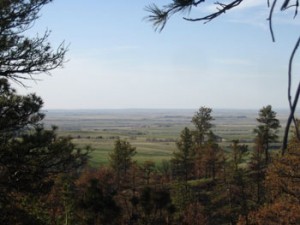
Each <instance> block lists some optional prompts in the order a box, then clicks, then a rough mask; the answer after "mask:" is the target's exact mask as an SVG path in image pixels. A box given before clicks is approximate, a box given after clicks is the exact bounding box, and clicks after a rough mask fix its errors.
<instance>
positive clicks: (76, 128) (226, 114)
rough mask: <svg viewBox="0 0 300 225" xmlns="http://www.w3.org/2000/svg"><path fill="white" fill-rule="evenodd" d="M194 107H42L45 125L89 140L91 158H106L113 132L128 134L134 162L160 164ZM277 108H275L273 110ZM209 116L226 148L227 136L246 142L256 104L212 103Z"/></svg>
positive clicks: (282, 113) (282, 115)
mask: <svg viewBox="0 0 300 225" xmlns="http://www.w3.org/2000/svg"><path fill="white" fill-rule="evenodd" d="M196 111H197V109H112V110H109V109H105V110H104V109H103V110H45V114H46V118H45V121H44V122H45V126H46V127H50V126H51V125H56V126H58V127H59V130H58V134H59V135H64V136H71V137H72V138H73V143H75V144H76V145H78V146H79V147H82V146H86V145H90V146H91V147H92V149H93V151H92V153H91V159H90V164H91V165H93V166H99V165H101V164H107V163H108V159H109V153H110V152H112V150H113V148H114V142H115V140H116V139H117V138H121V139H125V140H128V141H129V142H130V143H131V145H132V146H134V147H136V151H137V154H136V156H135V157H134V159H135V160H137V161H138V162H143V161H145V160H152V161H154V162H156V163H157V164H160V162H161V161H162V160H169V159H170V158H171V157H172V154H173V152H174V151H176V141H177V140H178V138H179V136H180V132H181V131H182V130H183V128H184V127H188V128H190V129H193V124H192V123H191V119H192V117H193V115H194V113H195V112H196ZM275 111H276V110H275ZM276 112H277V118H278V119H279V120H280V122H281V126H282V127H281V129H280V132H279V135H280V136H282V133H283V127H284V126H285V123H286V118H287V116H288V111H287V110H279V111H276ZM212 116H213V117H214V118H215V120H214V121H213V124H214V128H213V131H214V133H215V134H216V135H218V136H219V137H221V140H222V141H221V142H220V146H222V147H223V148H224V149H225V150H226V149H228V147H229V146H230V144H231V141H232V140H236V139H238V140H239V141H240V143H245V144H247V145H249V147H250V148H251V147H252V145H253V138H254V135H253V129H254V128H255V127H256V126H257V124H258V123H257V121H256V118H257V117H258V110H237V109H215V110H213V113H212Z"/></svg>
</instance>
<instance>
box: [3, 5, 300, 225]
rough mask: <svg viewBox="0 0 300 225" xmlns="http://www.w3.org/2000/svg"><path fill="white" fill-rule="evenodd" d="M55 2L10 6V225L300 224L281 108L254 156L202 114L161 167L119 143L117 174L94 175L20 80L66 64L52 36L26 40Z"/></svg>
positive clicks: (294, 167)
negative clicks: (224, 140)
mask: <svg viewBox="0 0 300 225" xmlns="http://www.w3.org/2000/svg"><path fill="white" fill-rule="evenodd" d="M49 2H51V1H50V0H7V1H1V2H0V76H1V79H0V94H1V95H0V115H1V117H0V211H1V217H0V223H1V224H7V225H10V224H11V225H26V224H28V225H29V224H37V225H39V224H41V225H42V224H43V225H46V224H49V225H50V224H51V225H54V224H65V225H67V224H72V225H76V224H80V225H84V224H87V225H90V224H107V225H108V224H109V225H113V224H120V225H125V224H132V225H134V224H136V225H138V224H186V225H188V224H216V225H220V224H300V216H299V215H300V213H299V212H300V206H299V201H300V180H299V177H300V174H299V165H300V154H299V148H300V143H299V140H298V138H296V135H295V137H294V138H292V139H290V140H289V146H288V147H287V149H286V150H285V151H284V154H280V152H279V150H278V151H276V150H272V151H271V146H272V144H273V143H274V142H276V141H277V139H278V136H277V131H278V128H279V126H280V124H279V121H278V120H277V118H276V113H275V112H274V111H273V110H272V107H271V106H266V107H263V108H262V109H261V110H260V111H259V115H258V118H257V122H258V126H257V128H256V129H255V130H254V131H253V132H254V133H255V140H254V145H253V146H254V147H253V148H249V147H248V146H247V145H245V144H240V143H239V140H232V144H231V146H230V148H231V151H229V152H225V151H224V150H223V149H222V148H221V146H220V145H219V143H218V140H219V138H218V136H217V135H216V134H214V132H213V131H212V127H213V126H214V125H213V121H214V118H213V117H212V114H211V113H212V109H211V108H207V107H201V108H200V109H199V110H198V111H197V112H196V113H195V115H194V116H193V117H192V118H191V122H192V124H193V129H190V128H187V127H186V128H184V129H183V130H182V132H181V133H180V135H179V139H178V141H177V145H176V147H177V149H176V151H174V154H173V156H172V159H171V160H169V161H167V160H165V161H163V162H162V164H161V165H160V166H159V167H157V166H156V165H155V163H154V162H152V161H149V160H147V161H144V162H142V163H139V164H138V163H136V162H135V161H134V160H133V156H134V155H135V154H136V152H137V149H136V148H135V147H134V146H132V145H131V144H130V142H128V141H127V140H122V139H117V140H116V141H115V145H114V149H112V151H111V154H110V156H109V157H110V162H109V165H107V166H101V167H98V168H91V167H89V166H88V164H87V162H88V156H89V152H90V149H89V148H88V147H86V148H83V149H80V148H77V147H76V146H75V145H74V144H73V142H72V140H71V139H70V138H68V137H60V136H57V134H56V129H57V128H56V127H53V128H52V129H50V130H47V129H45V128H44V126H43V123H42V119H43V118H44V115H43V113H41V107H42V105H43V101H42V99H41V98H39V97H38V96H36V95H34V94H30V95H26V96H22V95H18V94H17V93H16V91H15V90H14V89H13V88H12V87H11V85H10V81H11V80H14V81H17V82H19V83H21V84H22V79H31V76H33V75H35V74H37V73H40V72H49V71H51V70H52V69H55V68H57V67H59V66H61V65H62V63H63V60H64V55H65V52H66V50H65V49H64V48H63V46H60V47H59V48H58V49H57V50H56V51H54V50H53V49H52V47H51V46H50V44H48V43H47V37H48V32H46V33H45V35H43V36H42V37H36V38H32V39H30V38H26V37H24V36H23V35H22V34H23V33H24V32H25V31H26V30H27V29H28V28H30V26H31V25H32V23H33V22H34V20H35V19H37V13H38V12H39V10H40V8H41V7H42V6H43V5H45V4H47V3H49ZM247 154H250V156H251V157H247V158H245V155H247Z"/></svg>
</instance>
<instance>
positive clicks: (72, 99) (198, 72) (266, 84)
mask: <svg viewBox="0 0 300 225" xmlns="http://www.w3.org/2000/svg"><path fill="white" fill-rule="evenodd" d="M71 2H72V3H71ZM169 2H170V0H169V1H168V0H163V1H158V0H156V1H155V0H131V1H124V0H116V1H99V0H89V1H82V0H72V1H66V0H65V1H62V0H54V2H53V3H51V4H49V5H47V6H45V7H44V8H43V10H42V12H41V17H40V19H39V20H38V21H36V22H35V24H34V27H33V28H32V29H31V30H30V31H29V32H30V34H31V35H35V34H36V33H40V34H42V33H43V32H44V31H45V30H46V29H49V30H51V31H52V32H51V36H50V38H49V41H50V42H51V43H52V45H53V46H58V45H59V43H60V42H61V41H65V43H66V44H69V51H68V53H67V56H66V58H67V59H68V62H67V63H66V64H65V66H64V68H62V69H56V70H54V71H52V73H51V74H52V75H51V76H47V75H40V76H39V78H40V79H41V80H42V81H38V82H26V83H25V84H26V85H28V86H30V87H31V88H28V89H26V90H25V89H24V88H23V87H17V89H18V91H19V92H20V93H22V94H23V93H29V92H35V93H37V95H39V96H41V97H42V98H43V100H44V102H45V104H44V108H46V109H92V108H98V109H105V108H110V109H114V108H199V107H200V106H207V107H211V108H238V109H247V108H251V109H259V108H261V107H262V106H265V105H268V104H271V105H272V106H273V107H274V108H287V106H288V101H287V90H286V89H287V72H288V60H289V56H290V53H291V51H292V49H293V47H294V44H295V42H296V40H297V38H298V35H300V33H299V32H298V31H297V30H298V26H299V17H296V18H295V19H293V12H292V11H290V12H280V11H279V6H280V4H278V7H277V8H276V9H275V14H274V18H273V20H274V32H275V36H276V42H275V43H273V42H272V41H271V35H270V32H269V29H268V21H267V20H266V18H267V17H268V13H269V8H268V7H267V0H265V1H264V0H245V2H244V3H242V4H241V5H240V6H239V7H238V8H236V9H235V10H233V11H230V12H228V13H226V14H225V15H222V16H221V17H220V18H217V19H216V20H213V21H211V22H209V23H207V24H203V23H202V22H194V23H192V22H187V21H184V20H182V16H183V15H182V14H178V15H175V16H174V17H173V18H171V20H170V21H169V22H168V23H167V25H166V27H165V29H164V30H163V31H162V32H161V33H158V32H155V31H154V29H153V27H152V25H151V24H150V23H147V22H146V21H145V20H143V18H144V17H145V16H147V14H148V13H147V12H146V11H145V10H144V9H145V6H146V5H149V4H151V3H156V4H158V5H160V6H161V5H164V4H166V3H169ZM210 2H211V1H210ZM279 2H280V1H279ZM212 9H213V8H211V7H206V5H204V7H203V8H201V7H200V8H199V9H196V10H194V11H193V12H192V14H191V16H197V15H204V14H202V13H207V12H209V11H210V10H212ZM297 61H298V62H299V57H296V62H295V69H294V82H295V83H298V82H299V80H298V78H299V76H298V75H299V71H300V63H298V62H297ZM294 89H295V87H294ZM294 89H293V90H294Z"/></svg>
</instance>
